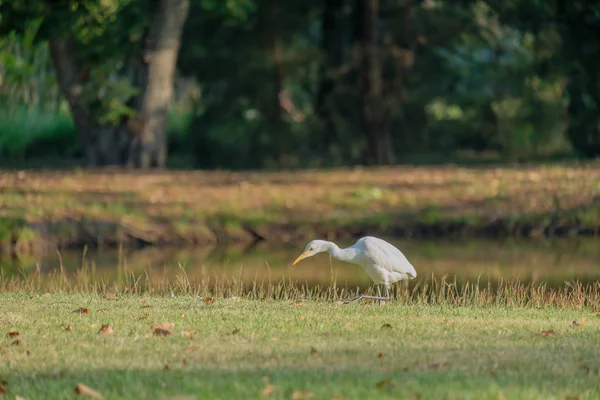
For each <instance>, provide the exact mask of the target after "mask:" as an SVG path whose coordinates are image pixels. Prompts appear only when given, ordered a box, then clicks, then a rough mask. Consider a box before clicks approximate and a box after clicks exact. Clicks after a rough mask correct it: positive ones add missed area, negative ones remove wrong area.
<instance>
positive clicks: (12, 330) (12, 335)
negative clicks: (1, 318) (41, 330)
mask: <svg viewBox="0 0 600 400" xmlns="http://www.w3.org/2000/svg"><path fill="white" fill-rule="evenodd" d="M17 336H19V331H17V330H16V329H15V328H10V330H9V331H8V332H7V333H6V337H9V338H15V337H17Z"/></svg>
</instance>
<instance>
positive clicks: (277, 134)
mask: <svg viewBox="0 0 600 400" xmlns="http://www.w3.org/2000/svg"><path fill="white" fill-rule="evenodd" d="M271 62H272V64H273V90H274V91H275V93H274V96H273V100H274V102H273V110H272V115H273V117H272V121H273V129H274V132H273V133H274V144H275V149H274V157H275V161H276V162H277V165H278V166H279V167H282V166H283V155H284V151H285V149H284V140H285V137H284V129H285V121H284V120H283V112H284V110H283V107H282V106H281V100H282V96H283V79H284V71H283V48H282V44H281V39H280V38H279V37H278V36H277V31H275V32H273V37H272V48H271Z"/></svg>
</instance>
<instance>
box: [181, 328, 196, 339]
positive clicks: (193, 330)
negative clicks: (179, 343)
mask: <svg viewBox="0 0 600 400" xmlns="http://www.w3.org/2000/svg"><path fill="white" fill-rule="evenodd" d="M183 334H184V335H185V336H187V337H192V336H193V335H195V334H196V330H195V329H193V328H192V329H187V330H185V331H183Z"/></svg>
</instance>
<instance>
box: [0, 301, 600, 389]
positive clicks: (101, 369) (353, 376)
mask: <svg viewBox="0 0 600 400" xmlns="http://www.w3.org/2000/svg"><path fill="white" fill-rule="evenodd" d="M0 308H1V309H2V310H3V313H2V314H1V315H0V330H1V331H2V332H1V333H2V335H1V336H0V352H1V354H2V360H3V362H2V363H1V364H0V376H1V377H2V385H3V387H4V390H6V391H7V394H8V395H9V396H22V397H24V398H70V397H71V396H75V394H74V391H75V389H76V388H77V387H79V388H80V390H81V389H82V388H83V389H84V390H86V388H90V389H92V390H94V391H96V392H98V393H99V394H101V395H102V396H103V397H104V398H177V397H176V396H185V397H180V398H186V399H187V398H190V399H192V398H193V399H201V398H211V399H231V398H275V399H290V398H292V399H295V398H315V399H321V398H323V399H331V398H342V399H364V398H382V399H396V398H423V399H428V398H436V399H438V398H439V399H442V398H443V399H493V400H497V399H498V398H506V399H509V398H510V399H513V398H514V399H540V398H544V399H557V400H558V399H560V400H563V399H565V398H568V397H573V398H580V399H594V398H596V396H597V393H598V391H599V390H600V383H599V380H598V373H600V363H599V361H598V360H599V359H600V352H599V351H600V350H599V348H598V346H597V345H596V344H597V338H598V335H599V334H600V323H599V320H598V317H597V315H598V314H595V313H594V312H593V311H592V310H589V309H578V308H564V309H563V308H557V307H543V308H541V309H538V308H535V307H510V306H507V305H502V304H495V305H490V306H486V307H479V306H457V305H451V304H428V303H406V302H404V301H400V302H391V303H387V304H385V305H383V306H381V307H378V306H374V305H369V306H364V305H361V304H351V305H342V304H338V303H337V302H326V301H311V300H302V299H292V298H288V299H283V298H280V299H277V300H275V299H270V298H267V299H265V300H260V299H250V298H240V297H237V296H231V297H228V298H223V297H211V298H204V297H198V296H196V295H192V294H187V293H185V292H181V293H180V294H170V295H167V296H156V295H154V296H149V295H147V294H142V295H132V294H125V293H116V294H110V293H106V294H104V295H101V294H100V293H98V294H93V293H72V294H64V293H47V294H44V293H25V292H14V293H4V294H3V295H2V296H0ZM584 318H587V322H586V323H585V324H583V325H581V324H579V322H581V321H584ZM574 320H575V321H578V324H577V325H576V324H573V321H574ZM550 332H551V333H550ZM16 341H18V342H16ZM80 385H84V386H80Z"/></svg>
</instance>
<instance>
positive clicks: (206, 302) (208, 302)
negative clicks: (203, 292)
mask: <svg viewBox="0 0 600 400" xmlns="http://www.w3.org/2000/svg"><path fill="white" fill-rule="evenodd" d="M214 302H215V298H214V297H205V298H204V304H212V303H214Z"/></svg>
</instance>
